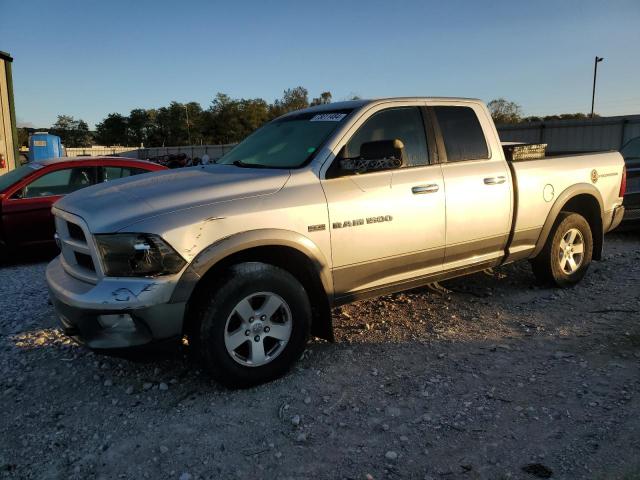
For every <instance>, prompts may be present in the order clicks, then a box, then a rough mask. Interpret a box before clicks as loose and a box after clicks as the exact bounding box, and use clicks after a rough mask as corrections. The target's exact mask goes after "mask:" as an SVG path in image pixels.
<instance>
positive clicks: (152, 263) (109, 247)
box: [95, 233, 186, 277]
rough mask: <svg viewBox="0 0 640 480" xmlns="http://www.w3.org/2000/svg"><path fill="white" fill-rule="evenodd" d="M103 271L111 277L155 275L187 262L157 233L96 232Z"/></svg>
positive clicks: (176, 270)
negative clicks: (104, 233) (101, 233)
mask: <svg viewBox="0 0 640 480" xmlns="http://www.w3.org/2000/svg"><path fill="white" fill-rule="evenodd" d="M95 238H96V243H97V244H98V251H99V252H100V257H101V259H102V265H103V268H104V274H105V275H106V276H108V277H156V276H158V275H169V274H172V273H177V272H179V271H180V270H182V267H184V266H185V264H186V262H185V261H184V259H183V258H182V257H181V256H180V255H178V254H177V253H176V251H175V250H174V249H173V248H171V246H169V244H168V243H167V242H165V241H164V240H163V239H162V238H160V237H159V236H158V235H152V234H148V233H117V234H110V235H96V236H95Z"/></svg>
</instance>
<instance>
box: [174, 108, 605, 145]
mask: <svg viewBox="0 0 640 480" xmlns="http://www.w3.org/2000/svg"><path fill="white" fill-rule="evenodd" d="M184 111H185V112H186V113H187V135H189V145H191V128H190V126H189V108H188V107H187V105H185V106H184ZM591 116H592V117H593V114H591Z"/></svg>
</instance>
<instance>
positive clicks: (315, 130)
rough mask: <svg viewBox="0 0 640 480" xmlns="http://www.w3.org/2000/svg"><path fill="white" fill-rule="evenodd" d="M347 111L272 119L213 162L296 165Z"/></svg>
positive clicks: (262, 165) (292, 166) (308, 154)
mask: <svg viewBox="0 0 640 480" xmlns="http://www.w3.org/2000/svg"><path fill="white" fill-rule="evenodd" d="M349 113H351V110H339V111H326V112H309V113H300V114H297V115H296V114H294V115H289V116H287V117H284V118H281V119H278V120H274V121H273V122H270V123H268V124H266V125H265V126H264V127H262V128H260V129H258V130H256V131H255V132H254V133H252V134H251V135H249V136H248V137H247V138H246V139H245V140H243V141H242V142H241V143H239V144H238V145H237V146H236V147H235V148H234V149H233V150H231V151H230V152H229V153H227V154H226V155H225V156H223V157H222V158H220V160H218V161H217V162H216V163H221V164H224V165H236V166H238V167H256V168H298V167H301V166H303V165H305V164H306V163H307V162H309V161H310V160H311V158H312V157H313V155H314V154H315V152H316V151H317V150H318V149H319V148H320V146H321V145H322V144H323V143H324V141H325V140H326V139H327V138H328V137H329V135H331V133H332V132H333V131H334V130H335V129H336V128H337V127H338V125H341V124H342V122H344V119H345V118H346V117H347V115H348V114H349Z"/></svg>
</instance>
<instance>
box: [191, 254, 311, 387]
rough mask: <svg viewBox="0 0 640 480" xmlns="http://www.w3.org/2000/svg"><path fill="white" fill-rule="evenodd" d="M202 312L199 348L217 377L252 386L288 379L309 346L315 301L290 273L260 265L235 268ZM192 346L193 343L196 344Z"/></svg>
mask: <svg viewBox="0 0 640 480" xmlns="http://www.w3.org/2000/svg"><path fill="white" fill-rule="evenodd" d="M197 302H198V304H197V305H195V307H196V319H195V320H196V328H195V329H194V331H193V333H192V335H193V336H195V337H196V338H194V340H195V341H194V342H193V344H194V347H195V348H196V349H197V353H198V355H199V357H200V358H201V359H202V361H203V362H204V364H205V366H206V367H207V369H208V370H209V371H210V373H211V374H212V376H213V377H214V378H216V379H217V380H218V381H220V382H221V383H223V384H225V385H227V386H230V387H249V386H252V385H257V384H260V383H263V382H266V381H269V380H272V379H274V378H277V377H279V376H281V375H283V374H284V373H285V372H286V371H287V370H288V369H289V368H290V367H291V365H292V364H293V362H295V361H296V360H297V359H298V358H299V357H300V355H302V352H303V351H304V348H305V346H306V343H307V340H308V338H309V329H310V323H311V306H310V303H309V297H308V296H307V293H306V291H305V289H304V287H303V286H302V285H301V284H300V282H299V281H298V280H297V279H296V278H295V277H294V276H293V275H291V274H290V273H289V272H287V271H285V270H282V269H281V268H278V267H275V266H273V265H268V264H264V263H258V262H250V263H243V264H239V265H234V266H232V267H230V269H229V270H228V272H227V274H226V275H225V276H224V277H223V278H221V279H220V280H219V281H214V282H211V283H210V284H209V285H206V286H205V288H204V289H203V291H202V292H201V296H200V299H199V300H198V301H197ZM190 343H191V340H190Z"/></svg>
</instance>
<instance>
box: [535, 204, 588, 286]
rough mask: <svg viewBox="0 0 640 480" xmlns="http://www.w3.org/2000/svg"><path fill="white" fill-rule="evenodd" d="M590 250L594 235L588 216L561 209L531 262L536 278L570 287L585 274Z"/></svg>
mask: <svg viewBox="0 0 640 480" xmlns="http://www.w3.org/2000/svg"><path fill="white" fill-rule="evenodd" d="M592 254H593V235H592V233H591V227H590V226H589V223H588V222H587V220H586V219H585V218H584V217H583V216H582V215H580V214H577V213H571V212H561V213H560V215H559V216H558V219H557V220H556V224H555V227H554V229H553V230H552V231H551V233H550V235H549V238H548V239H547V243H546V244H545V246H544V248H543V249H542V251H541V252H540V253H539V254H538V256H537V257H536V258H534V259H533V260H532V261H531V266H532V268H533V273H534V275H535V276H536V278H537V279H538V280H539V281H541V282H543V283H553V284H555V285H556V286H558V287H570V286H572V285H575V284H576V283H578V282H579V281H580V280H582V277H584V276H585V274H586V273H587V269H588V268H589V264H590V263H591V256H592Z"/></svg>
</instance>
